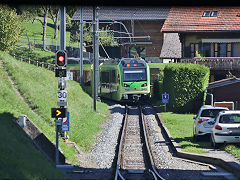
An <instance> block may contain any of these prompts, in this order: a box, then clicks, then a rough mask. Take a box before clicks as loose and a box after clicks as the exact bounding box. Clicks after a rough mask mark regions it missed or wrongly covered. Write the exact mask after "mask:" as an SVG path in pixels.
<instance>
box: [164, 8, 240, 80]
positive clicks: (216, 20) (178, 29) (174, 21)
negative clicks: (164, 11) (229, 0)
mask: <svg viewBox="0 0 240 180" xmlns="http://www.w3.org/2000/svg"><path fill="white" fill-rule="evenodd" d="M161 31H162V32H163V33H164V34H165V33H178V35H179V39H180V42H181V46H182V47H181V56H182V58H192V59H193V61H194V62H195V63H198V62H200V61H202V60H203V59H204V61H205V62H207V63H208V65H209V66H210V68H211V69H214V68H215V65H216V66H217V67H218V71H215V72H214V73H215V74H214V75H213V74H212V77H211V78H212V80H214V78H215V80H218V77H217V76H218V75H219V76H221V75H223V74H224V73H225V75H226V74H227V73H228V72H229V71H231V73H232V74H234V75H237V74H236V73H237V71H239V70H237V71H235V70H234V69H233V68H235V67H233V66H231V64H238V63H237V62H238V61H240V58H239V57H240V7H235V6H234V7H230V6H226V7H172V8H171V10H170V12H169V14H168V17H167V19H166V21H165V22H164V25H163V27H162V30H161ZM209 62H210V63H209ZM219 62H221V65H222V66H221V68H219V67H220V66H219ZM225 65H227V66H225ZM239 69H240V68H239ZM212 72H213V71H212ZM239 74H240V73H238V75H237V76H239ZM214 76H215V77H214ZM219 78H220V77H219ZM221 78H222V77H221ZM221 78H220V79H221Z"/></svg>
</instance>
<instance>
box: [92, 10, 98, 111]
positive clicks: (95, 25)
mask: <svg viewBox="0 0 240 180" xmlns="http://www.w3.org/2000/svg"><path fill="white" fill-rule="evenodd" d="M97 9H98V8H97V7H95V6H94V7H93V88H92V90H93V109H94V111H97V107H96V100H97V97H98V71H99V70H98V69H99V42H98V41H99V37H98V12H97Z"/></svg>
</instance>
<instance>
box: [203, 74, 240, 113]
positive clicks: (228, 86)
mask: <svg viewBox="0 0 240 180" xmlns="http://www.w3.org/2000/svg"><path fill="white" fill-rule="evenodd" d="M239 88H240V78H236V77H230V78H227V79H222V80H219V81H215V82H211V83H209V85H208V87H207V92H208V93H211V94H213V100H214V102H224V101H231V102H233V103H234V107H235V109H237V110H239V109H240V97H239ZM207 100H209V99H207ZM208 103H209V102H208Z"/></svg>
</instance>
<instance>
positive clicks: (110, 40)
mask: <svg viewBox="0 0 240 180" xmlns="http://www.w3.org/2000/svg"><path fill="white" fill-rule="evenodd" d="M72 27H73V30H75V32H76V33H75V34H71V41H72V42H79V41H80V33H79V22H74V24H73V26H72ZM99 31H100V32H99V37H106V38H99V41H100V44H102V45H103V46H118V41H117V40H116V39H114V33H113V32H112V31H111V30H110V27H108V26H106V27H103V28H101V29H99ZM92 32H93V26H89V27H87V26H86V23H83V41H84V46H85V48H86V47H87V48H88V49H89V50H90V51H91V50H92V43H93V41H92V40H93V35H92Z"/></svg>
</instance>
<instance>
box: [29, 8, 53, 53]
mask: <svg viewBox="0 0 240 180" xmlns="http://www.w3.org/2000/svg"><path fill="white" fill-rule="evenodd" d="M41 9H42V12H43V21H42V20H41V19H39V18H34V19H33V21H32V23H34V21H35V20H38V21H39V22H40V23H41V24H42V27H43V38H42V40H43V49H44V50H46V36H47V18H48V12H49V9H50V6H41Z"/></svg>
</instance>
